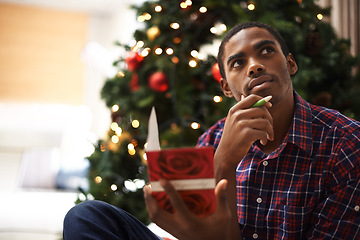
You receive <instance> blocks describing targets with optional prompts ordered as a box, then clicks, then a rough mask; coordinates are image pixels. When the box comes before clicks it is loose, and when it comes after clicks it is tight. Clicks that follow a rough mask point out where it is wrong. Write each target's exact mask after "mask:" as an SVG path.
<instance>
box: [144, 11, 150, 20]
mask: <svg viewBox="0 0 360 240" xmlns="http://www.w3.org/2000/svg"><path fill="white" fill-rule="evenodd" d="M144 18H145V20H147V21H149V20H150V19H151V15H150V13H144Z"/></svg>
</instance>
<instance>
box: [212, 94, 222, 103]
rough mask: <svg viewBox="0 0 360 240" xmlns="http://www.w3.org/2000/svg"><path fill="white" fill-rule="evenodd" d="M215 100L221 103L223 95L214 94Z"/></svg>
mask: <svg viewBox="0 0 360 240" xmlns="http://www.w3.org/2000/svg"><path fill="white" fill-rule="evenodd" d="M213 100H214V102H216V103H219V102H221V101H222V97H220V96H214V98H213Z"/></svg>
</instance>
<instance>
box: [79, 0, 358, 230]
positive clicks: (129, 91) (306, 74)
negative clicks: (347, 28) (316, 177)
mask: <svg viewBox="0 0 360 240" xmlns="http://www.w3.org/2000/svg"><path fill="white" fill-rule="evenodd" d="M134 8H135V9H136V11H137V13H138V21H140V22H143V28H142V29H138V30H136V31H135V32H134V39H135V43H134V44H131V45H130V44H124V43H117V45H118V46H119V47H122V48H125V49H126V50H127V54H126V55H125V56H120V57H119V59H118V60H117V61H116V62H114V65H115V66H116V67H118V69H119V71H118V74H117V75H116V76H114V77H113V78H109V79H107V81H106V83H105V85H104V87H103V89H102V92H101V94H102V97H103V99H104V100H105V102H106V104H107V106H108V107H109V108H110V109H111V112H112V124H111V126H110V129H109V132H108V138H106V139H102V140H100V141H99V142H98V145H97V146H96V147H95V151H94V153H93V154H92V155H91V156H90V157H88V159H89V161H90V166H91V167H90V172H89V181H90V188H89V192H86V193H85V195H86V196H92V197H93V198H95V199H99V200H103V201H107V202H109V203H111V204H113V205H115V206H118V207H120V208H122V209H124V210H126V211H128V212H130V213H131V214H133V215H135V217H137V218H138V219H140V220H141V221H143V222H144V223H147V222H148V217H147V213H146V209H145V204H144V201H143V197H142V194H143V193H142V187H143V185H144V183H145V182H146V181H147V176H146V155H145V150H144V149H145V145H146V137H147V120H148V117H149V114H150V110H151V108H152V106H155V107H156V111H157V116H158V122H159V131H160V140H161V146H162V148H168V147H181V146H194V145H195V144H196V141H197V139H198V137H199V136H200V135H201V134H202V133H203V132H204V130H206V129H207V128H208V127H210V126H211V125H212V124H214V123H215V122H216V121H217V120H219V119H221V118H223V117H225V116H226V114H227V111H228V109H229V108H230V107H231V106H232V105H233V104H234V100H232V99H228V98H225V97H223V95H222V91H221V89H220V87H219V83H218V81H219V78H220V76H219V70H218V66H217V63H216V56H214V55H216V52H217V46H216V45H217V44H218V42H219V39H221V38H222V37H223V35H224V34H225V32H226V31H227V30H228V29H230V28H231V27H233V26H234V25H235V24H237V23H240V22H245V21H261V22H264V23H267V24H270V25H272V26H274V27H275V28H277V29H278V31H279V32H280V33H281V34H282V35H283V36H284V38H285V41H286V42H287V43H288V45H289V49H290V51H291V52H292V53H293V55H294V56H295V59H296V61H297V63H298V66H299V69H300V71H299V72H298V73H297V74H296V75H295V76H294V77H293V83H294V87H295V89H296V90H297V91H298V92H299V93H300V94H301V95H302V96H303V97H304V98H305V99H307V100H308V101H310V102H313V103H316V104H319V105H324V106H327V107H331V108H335V109H339V110H340V111H342V112H343V113H345V114H347V115H349V116H352V117H355V118H359V117H360V109H358V108H357V107H356V106H355V105H352V104H351V103H350V102H349V101H348V99H352V101H354V99H358V98H359V97H360V94H359V86H358V84H359V78H358V77H357V78H356V77H355V76H354V74H352V73H353V68H354V66H355V65H356V64H357V63H358V58H356V57H353V56H351V55H350V54H349V51H348V50H349V44H350V43H349V41H347V40H344V39H339V38H337V36H336V35H335V33H334V30H333V28H332V27H331V26H330V24H329V23H327V22H325V21H323V18H324V17H326V16H327V15H328V14H329V9H322V8H320V7H319V6H318V5H316V2H314V1H313V0H303V1H301V0H272V1H267V0H257V1H255V0H254V1H239V0H223V1H217V0H197V1H191V0H180V1H179V0H166V1H165V0H163V1H149V2H145V3H143V4H142V5H141V6H134ZM209 46H212V48H210V49H214V48H215V54H212V53H210V52H211V51H206V50H205V49H209Z"/></svg>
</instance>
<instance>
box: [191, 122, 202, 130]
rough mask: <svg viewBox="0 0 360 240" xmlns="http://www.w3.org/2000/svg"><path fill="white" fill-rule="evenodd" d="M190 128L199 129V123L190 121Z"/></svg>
mask: <svg viewBox="0 0 360 240" xmlns="http://www.w3.org/2000/svg"><path fill="white" fill-rule="evenodd" d="M191 128H192V129H199V128H200V124H199V123H197V122H192V123H191Z"/></svg>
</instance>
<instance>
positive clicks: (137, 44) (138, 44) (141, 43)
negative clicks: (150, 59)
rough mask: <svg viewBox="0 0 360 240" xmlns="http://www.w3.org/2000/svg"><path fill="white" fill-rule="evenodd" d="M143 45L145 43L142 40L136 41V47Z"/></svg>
mask: <svg viewBox="0 0 360 240" xmlns="http://www.w3.org/2000/svg"><path fill="white" fill-rule="evenodd" d="M144 45H145V43H144V41H138V42H137V43H136V46H137V47H138V48H142V47H143V46H144Z"/></svg>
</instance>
